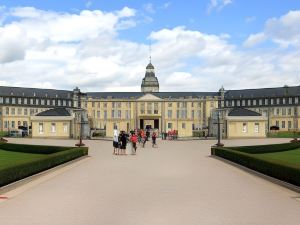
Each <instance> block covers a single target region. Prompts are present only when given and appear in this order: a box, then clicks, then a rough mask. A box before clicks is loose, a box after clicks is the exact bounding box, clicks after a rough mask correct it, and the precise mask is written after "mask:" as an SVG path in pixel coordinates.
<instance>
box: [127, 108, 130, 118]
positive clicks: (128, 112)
mask: <svg viewBox="0 0 300 225" xmlns="http://www.w3.org/2000/svg"><path fill="white" fill-rule="evenodd" d="M126 119H130V110H126Z"/></svg>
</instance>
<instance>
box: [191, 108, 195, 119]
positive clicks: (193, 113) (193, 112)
mask: <svg viewBox="0 0 300 225" xmlns="http://www.w3.org/2000/svg"><path fill="white" fill-rule="evenodd" d="M191 117H192V119H194V118H195V111H194V110H192V115H191Z"/></svg>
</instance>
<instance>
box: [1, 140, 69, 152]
mask: <svg viewBox="0 0 300 225" xmlns="http://www.w3.org/2000/svg"><path fill="white" fill-rule="evenodd" d="M71 148H73V147H60V146H47V145H23V144H11V143H0V149H2V150H5V151H12V152H24V153H34V154H52V153H56V152H61V151H65V150H68V149H71Z"/></svg>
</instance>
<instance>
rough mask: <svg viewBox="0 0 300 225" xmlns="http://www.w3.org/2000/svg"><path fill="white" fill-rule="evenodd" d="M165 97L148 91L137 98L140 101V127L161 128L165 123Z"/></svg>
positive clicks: (138, 122) (138, 118)
mask: <svg viewBox="0 0 300 225" xmlns="http://www.w3.org/2000/svg"><path fill="white" fill-rule="evenodd" d="M162 101H163V99H161V98H159V97H157V96H155V95H153V94H150V93H147V94H145V95H144V96H142V97H140V98H139V99H137V103H138V117H137V120H138V121H137V123H136V124H138V128H140V129H145V128H147V127H150V128H154V129H158V130H160V128H162V127H164V125H163V120H164V119H163V118H162V117H163V115H164V112H163V107H162V105H163V104H162Z"/></svg>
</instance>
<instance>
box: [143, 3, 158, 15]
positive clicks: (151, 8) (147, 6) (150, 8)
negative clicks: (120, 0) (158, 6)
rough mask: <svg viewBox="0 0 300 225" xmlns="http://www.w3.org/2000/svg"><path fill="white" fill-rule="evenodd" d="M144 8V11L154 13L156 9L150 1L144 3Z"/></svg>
mask: <svg viewBox="0 0 300 225" xmlns="http://www.w3.org/2000/svg"><path fill="white" fill-rule="evenodd" d="M144 9H145V11H146V12H148V13H155V12H156V10H155V8H154V5H153V4H152V3H147V4H145V5H144Z"/></svg>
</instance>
